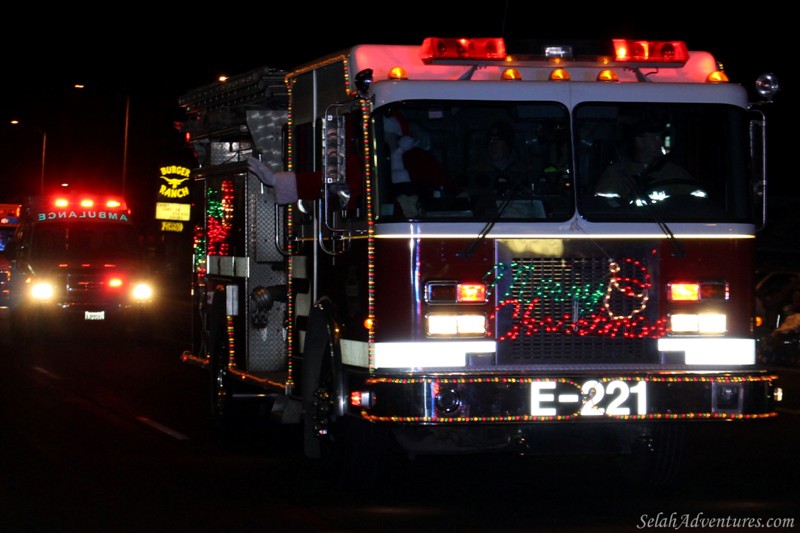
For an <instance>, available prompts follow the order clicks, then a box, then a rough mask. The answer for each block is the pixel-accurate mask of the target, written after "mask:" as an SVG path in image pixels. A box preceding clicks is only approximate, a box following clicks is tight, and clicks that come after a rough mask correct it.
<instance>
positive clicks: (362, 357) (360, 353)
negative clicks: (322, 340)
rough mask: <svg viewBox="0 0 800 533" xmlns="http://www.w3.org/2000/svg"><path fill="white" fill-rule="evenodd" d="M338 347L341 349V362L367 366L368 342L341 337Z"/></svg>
mask: <svg viewBox="0 0 800 533" xmlns="http://www.w3.org/2000/svg"><path fill="white" fill-rule="evenodd" d="M339 347H340V348H341V350H342V363H344V364H346V365H353V366H360V367H362V368H368V367H369V343H367V342H361V341H352V340H348V339H342V340H341V341H340V342H339Z"/></svg>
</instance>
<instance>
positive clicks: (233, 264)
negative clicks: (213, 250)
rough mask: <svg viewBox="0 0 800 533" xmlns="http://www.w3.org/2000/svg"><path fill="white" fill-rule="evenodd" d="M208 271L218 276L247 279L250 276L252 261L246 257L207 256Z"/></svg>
mask: <svg viewBox="0 0 800 533" xmlns="http://www.w3.org/2000/svg"><path fill="white" fill-rule="evenodd" d="M206 269H207V270H208V273H209V274H212V275H216V276H232V277H239V278H246V277H249V276H250V259H249V258H248V257H246V256H232V255H209V256H206Z"/></svg>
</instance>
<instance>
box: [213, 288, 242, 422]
mask: <svg viewBox="0 0 800 533" xmlns="http://www.w3.org/2000/svg"><path fill="white" fill-rule="evenodd" d="M225 322H226V317H225V295H224V293H220V292H217V293H215V294H214V297H213V301H212V304H211V312H210V316H209V319H208V353H209V357H210V364H211V387H210V392H211V395H210V400H211V402H210V404H211V416H212V419H213V422H214V428H215V429H216V430H217V431H218V432H220V433H222V434H223V435H224V434H225V433H227V432H229V431H230V430H231V429H232V427H233V426H234V422H235V419H236V416H235V415H236V406H235V404H234V398H233V397H234V392H235V387H234V384H233V381H232V380H231V377H230V374H229V372H228V340H227V336H226V331H227V328H226V324H225Z"/></svg>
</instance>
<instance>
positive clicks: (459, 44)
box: [419, 37, 506, 65]
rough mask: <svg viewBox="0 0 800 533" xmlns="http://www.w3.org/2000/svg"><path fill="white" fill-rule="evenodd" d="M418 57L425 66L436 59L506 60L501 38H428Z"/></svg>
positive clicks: (504, 46) (503, 42)
mask: <svg viewBox="0 0 800 533" xmlns="http://www.w3.org/2000/svg"><path fill="white" fill-rule="evenodd" d="M419 56H420V59H422V62H423V63H425V64H426V65H429V64H431V63H432V62H433V61H434V60H437V59H450V60H453V59H456V60H468V61H502V60H504V59H505V58H506V43H505V41H504V40H503V38H502V37H486V38H479V39H464V38H461V39H443V38H440V37H428V38H426V39H425V40H424V41H423V42H422V47H421V48H420V51H419Z"/></svg>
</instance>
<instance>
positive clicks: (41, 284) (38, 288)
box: [31, 281, 54, 301]
mask: <svg viewBox="0 0 800 533" xmlns="http://www.w3.org/2000/svg"><path fill="white" fill-rule="evenodd" d="M53 292H54V291H53V285H51V284H50V283H49V282H47V281H37V282H35V283H34V284H33V285H32V286H31V298H33V299H34V300H38V301H47V300H51V299H52V298H53Z"/></svg>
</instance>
